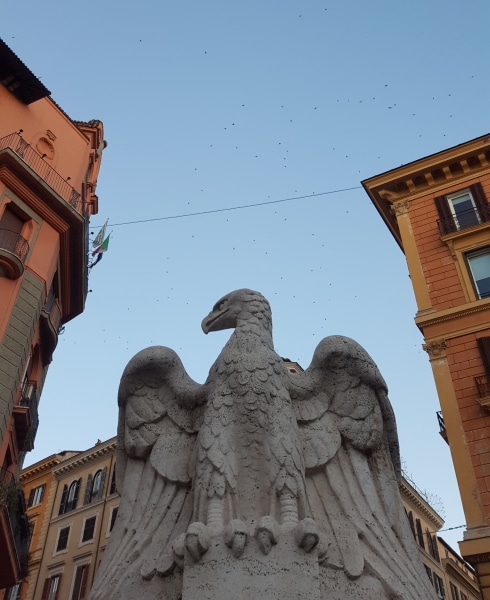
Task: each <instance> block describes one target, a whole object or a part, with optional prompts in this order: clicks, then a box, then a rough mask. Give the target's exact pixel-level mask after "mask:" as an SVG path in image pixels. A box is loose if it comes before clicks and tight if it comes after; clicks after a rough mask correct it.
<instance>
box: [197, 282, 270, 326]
mask: <svg viewBox="0 0 490 600" xmlns="http://www.w3.org/2000/svg"><path fill="white" fill-rule="evenodd" d="M270 314H271V310H270V306H269V303H268V302H267V300H266V299H265V298H264V296H262V294H260V293H259V292H254V291H253V290H248V289H246V288H244V289H241V290H235V291H234V292H230V293H229V294H226V296H223V298H220V300H218V302H216V304H215V305H214V306H213V310H212V311H211V312H210V313H209V315H208V316H207V317H205V318H204V319H203V321H202V323H201V327H202V330H203V331H204V333H209V332H210V331H221V330H223V329H234V328H235V327H236V326H237V325H238V323H239V321H243V320H248V319H249V318H251V317H252V316H259V315H260V316H262V317H263V316H266V317H268V320H269V321H270V320H271V316H270Z"/></svg>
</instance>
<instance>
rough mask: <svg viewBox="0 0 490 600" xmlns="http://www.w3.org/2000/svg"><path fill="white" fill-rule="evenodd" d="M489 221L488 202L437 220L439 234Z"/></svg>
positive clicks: (453, 231)
mask: <svg viewBox="0 0 490 600" xmlns="http://www.w3.org/2000/svg"><path fill="white" fill-rule="evenodd" d="M487 221H490V204H484V205H482V206H478V208H472V209H470V210H465V211H461V212H459V213H458V214H457V215H451V216H449V217H444V218H442V219H439V221H437V225H438V226H439V232H440V234H441V235H448V234H450V233H455V232H456V231H461V230H463V229H468V228H469V227H474V226H475V225H480V223H486V222H487Z"/></svg>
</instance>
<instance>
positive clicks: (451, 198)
mask: <svg viewBox="0 0 490 600" xmlns="http://www.w3.org/2000/svg"><path fill="white" fill-rule="evenodd" d="M464 196H468V198H469V199H470V201H471V205H472V207H473V213H474V215H475V219H476V222H475V223H474V224H473V225H468V226H467V225H463V226H462V225H461V224H460V223H459V221H458V214H457V212H456V209H455V208H454V203H453V201H454V200H458V199H459V198H463V197H464ZM446 200H447V203H448V205H449V210H450V211H451V214H452V216H453V219H454V223H455V224H456V227H457V230H458V231H461V230H462V229H466V228H467V227H474V226H475V225H479V224H480V223H481V218H480V214H479V212H478V207H477V205H476V202H475V199H474V198H473V195H472V193H471V191H470V189H469V188H465V189H464V190H458V191H457V192H453V193H452V194H447V196H446Z"/></svg>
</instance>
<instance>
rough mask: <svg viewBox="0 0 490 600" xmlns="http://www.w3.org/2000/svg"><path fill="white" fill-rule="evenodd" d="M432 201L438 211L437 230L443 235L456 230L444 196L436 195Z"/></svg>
mask: <svg viewBox="0 0 490 600" xmlns="http://www.w3.org/2000/svg"><path fill="white" fill-rule="evenodd" d="M434 202H435V203H436V208H437V212H438V213H439V231H440V232H441V234H442V235H444V234H446V233H452V232H453V231H456V223H455V222H454V218H453V215H452V213H451V209H450V208H449V204H448V201H447V198H446V196H438V197H437V198H434Z"/></svg>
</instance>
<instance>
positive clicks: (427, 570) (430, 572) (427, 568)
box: [424, 563, 434, 585]
mask: <svg viewBox="0 0 490 600" xmlns="http://www.w3.org/2000/svg"><path fill="white" fill-rule="evenodd" d="M424 567H425V572H426V573H427V577H428V578H429V581H430V583H431V585H434V580H433V579H432V571H431V570H430V568H429V567H428V566H427V565H426V564H425V563H424Z"/></svg>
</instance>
